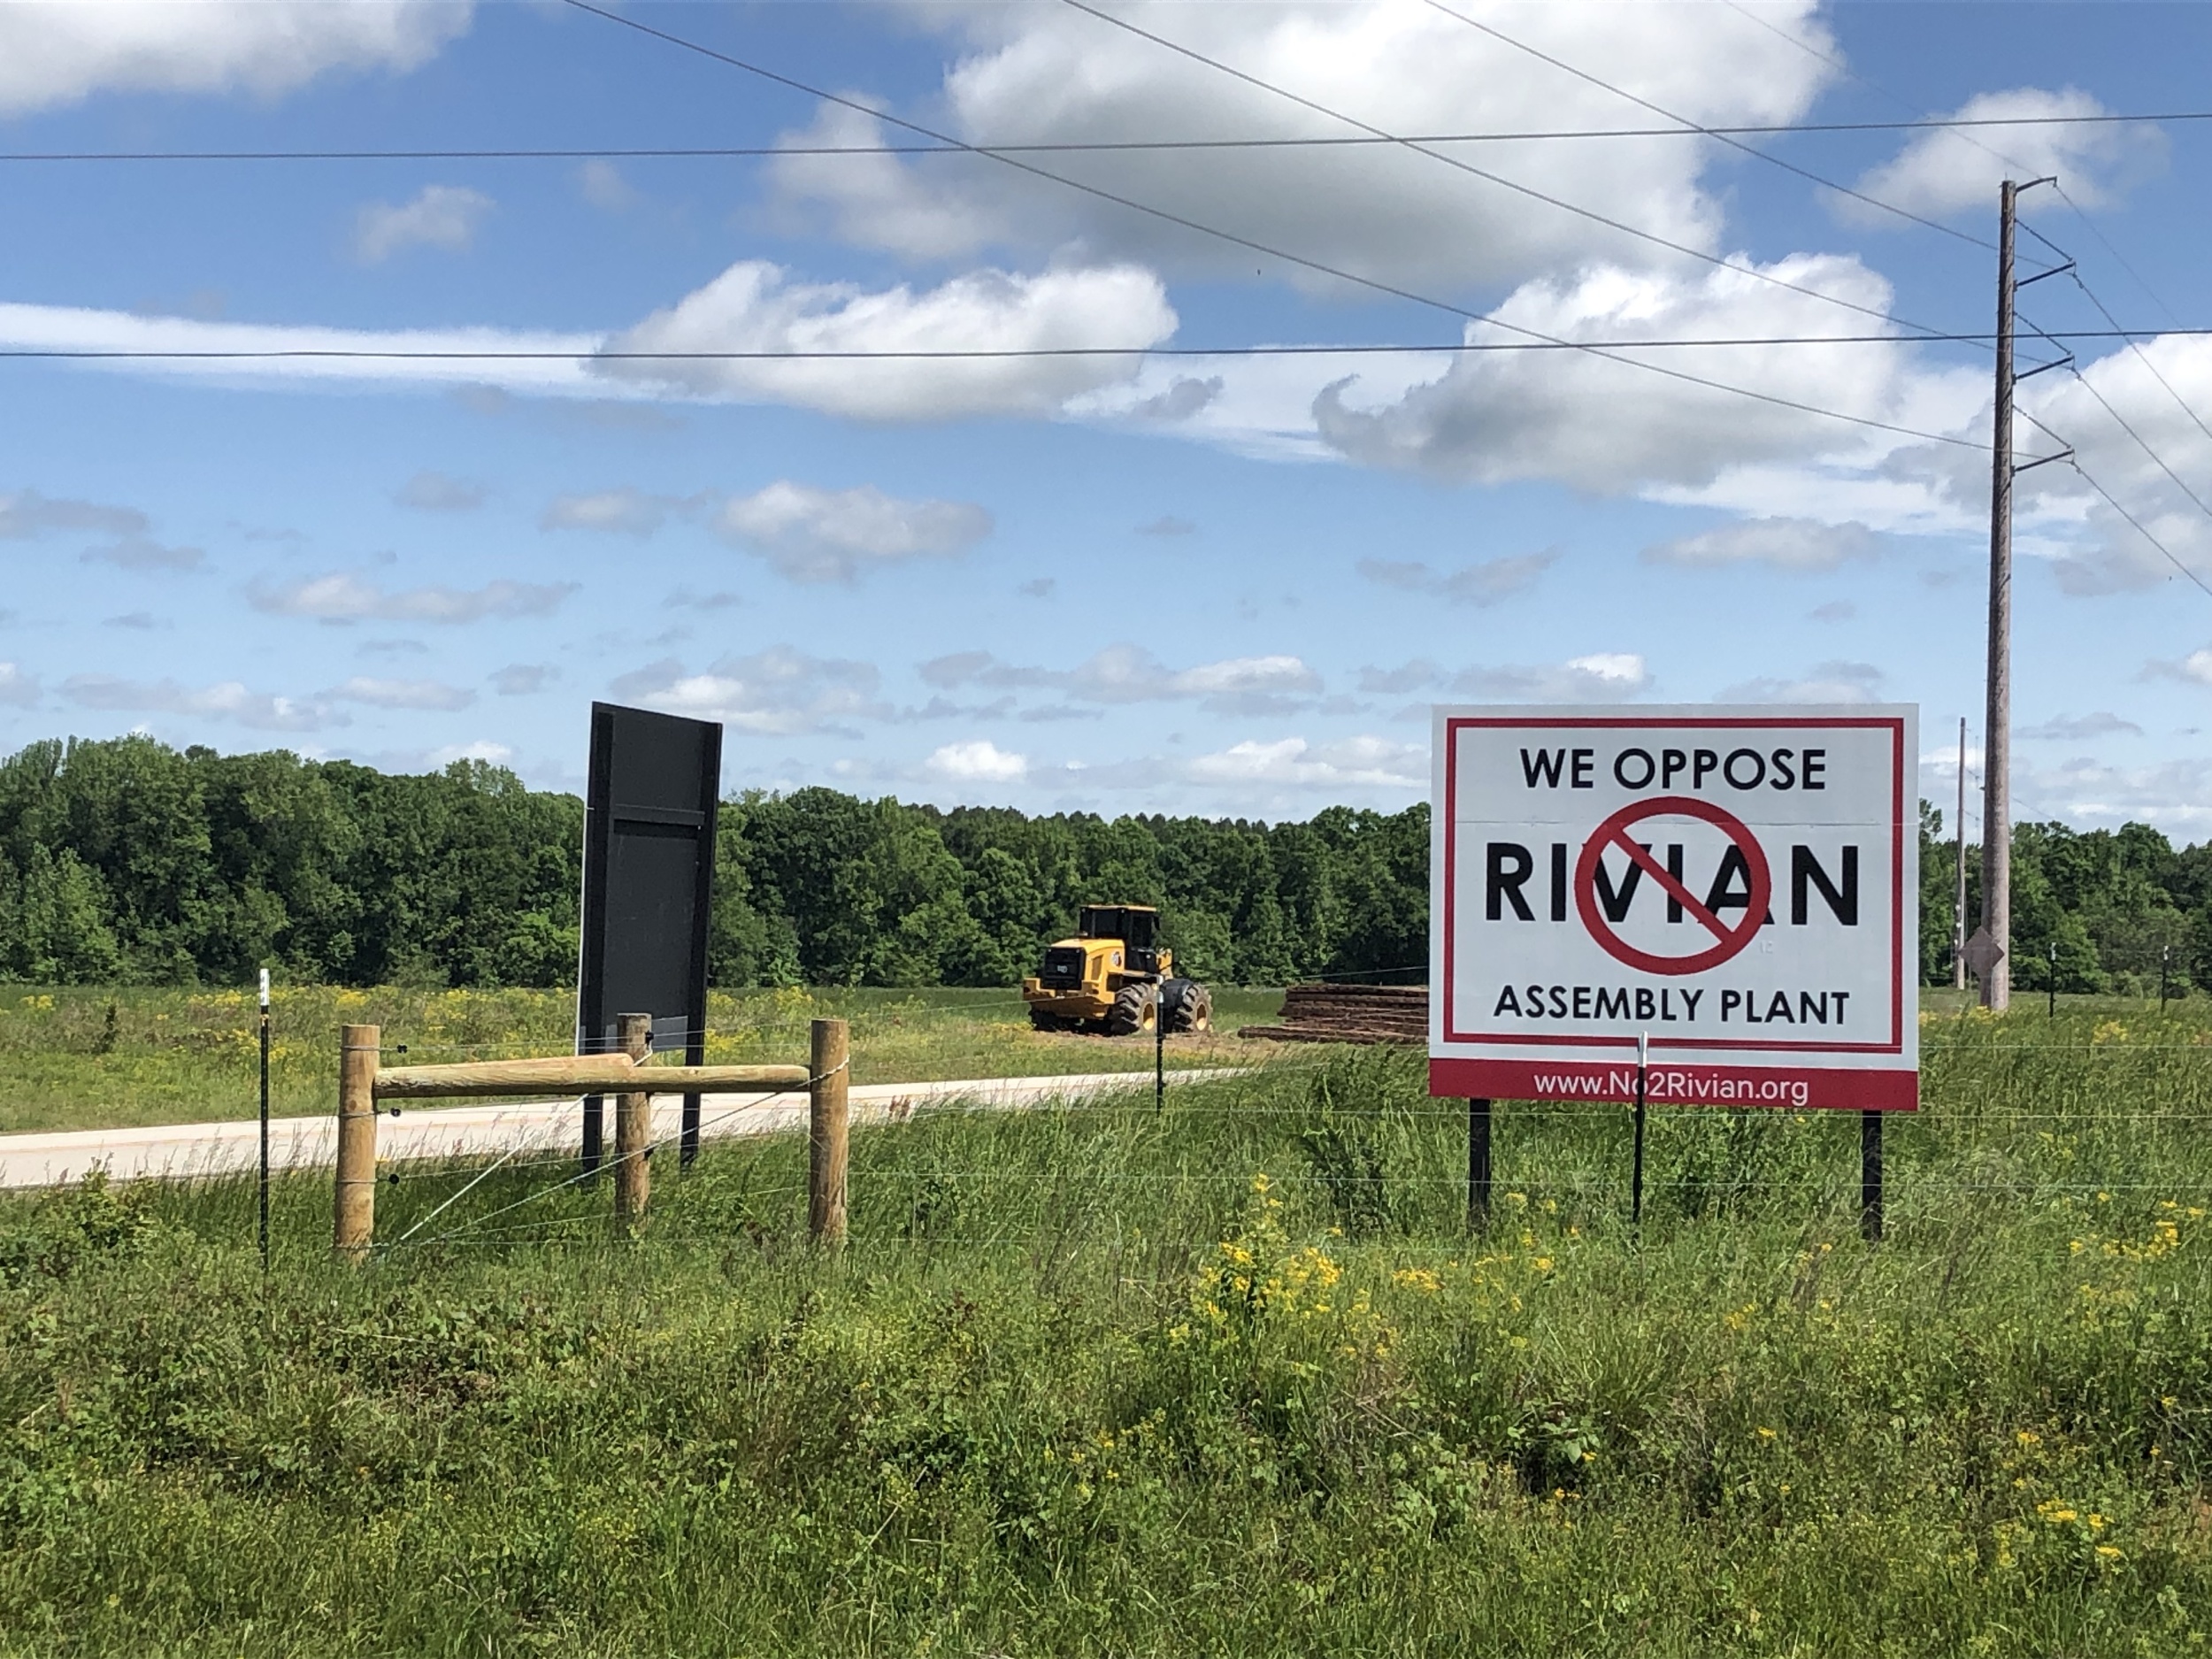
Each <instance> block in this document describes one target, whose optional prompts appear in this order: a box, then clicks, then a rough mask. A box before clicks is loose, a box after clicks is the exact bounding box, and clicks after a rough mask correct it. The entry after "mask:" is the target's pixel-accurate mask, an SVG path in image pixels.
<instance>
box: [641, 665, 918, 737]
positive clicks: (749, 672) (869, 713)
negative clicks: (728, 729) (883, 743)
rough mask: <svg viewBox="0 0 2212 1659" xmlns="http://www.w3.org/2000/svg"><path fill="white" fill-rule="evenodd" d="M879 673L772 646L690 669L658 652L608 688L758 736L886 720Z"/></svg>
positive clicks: (836, 728)
mask: <svg viewBox="0 0 2212 1659" xmlns="http://www.w3.org/2000/svg"><path fill="white" fill-rule="evenodd" d="M878 680H879V675H878V674H877V672H876V671H875V669H874V667H873V666H872V665H871V664H867V663H856V662H840V661H836V660H834V659H831V658H825V657H809V656H808V655H807V654H806V653H805V652H803V651H801V650H798V649H795V648H794V647H792V646H788V645H773V646H771V647H769V648H768V649H766V650H764V651H760V652H757V653H755V654H754V655H752V656H749V657H734V656H733V657H723V658H722V659H721V660H720V661H718V662H716V663H713V664H709V666H708V667H707V669H706V671H705V672H703V673H696V674H694V673H688V672H686V671H685V669H684V666H683V664H681V663H680V662H679V661H677V660H676V659H675V658H673V657H668V658H664V660H662V661H660V662H657V663H651V664H647V665H646V666H645V667H643V668H641V669H638V670H636V671H635V672H632V673H627V674H625V675H623V676H621V677H620V678H619V679H618V680H616V681H615V682H614V684H613V685H612V686H611V687H610V689H611V690H612V692H613V693H614V695H616V696H618V697H621V698H624V699H626V700H628V699H635V700H637V701H639V702H641V703H644V704H645V705H646V706H647V707H648V708H654V709H659V710H664V711H665V712H667V713H670V714H682V715H688V716H690V717H691V718H694V719H700V720H720V721H722V722H723V723H724V724H725V725H728V726H735V727H737V729H738V730H740V731H741V732H749V733H755V734H757V735H761V736H789V735H794V734H796V733H811V732H849V731H850V730H851V726H850V722H852V721H854V720H857V719H880V718H885V717H886V716H887V714H888V713H889V712H890V710H888V709H887V708H886V706H885V705H884V704H883V703H881V702H880V701H879V700H878V698H877V697H876V695H875V692H876V686H877V683H878Z"/></svg>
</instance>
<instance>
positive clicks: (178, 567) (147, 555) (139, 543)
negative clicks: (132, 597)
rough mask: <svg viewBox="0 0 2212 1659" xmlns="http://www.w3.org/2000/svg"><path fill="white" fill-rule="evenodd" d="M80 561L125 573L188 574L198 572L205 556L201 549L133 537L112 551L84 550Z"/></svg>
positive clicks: (137, 536) (117, 544) (109, 548)
mask: <svg viewBox="0 0 2212 1659" xmlns="http://www.w3.org/2000/svg"><path fill="white" fill-rule="evenodd" d="M82 557H84V559H85V560H86V562H87V563H88V564H97V565H119V566H120V567H121V568H122V569H124V570H127V571H189V570H197V569H198V568H199V567H200V565H202V564H203V563H204V561H205V560H206V558H207V554H206V552H205V551H204V549H200V548H196V547H168V546H165V545H164V544H163V543H162V542H159V541H155V540H153V538H152V537H150V536H142V535H132V536H125V537H124V538H123V539H122V540H121V541H118V542H117V543H115V545H114V546H112V547H101V548H87V549H85V551H84V553H83V555H82Z"/></svg>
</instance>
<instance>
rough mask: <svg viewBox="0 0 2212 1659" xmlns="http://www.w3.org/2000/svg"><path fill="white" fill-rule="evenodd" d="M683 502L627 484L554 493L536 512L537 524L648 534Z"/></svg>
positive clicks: (660, 524) (617, 532)
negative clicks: (587, 491)
mask: <svg viewBox="0 0 2212 1659" xmlns="http://www.w3.org/2000/svg"><path fill="white" fill-rule="evenodd" d="M683 504H684V503H679V502H675V501H672V500H671V499H670V498H669V497H667V496H665V495H647V494H646V493H645V492H644V491H643V490H641V489H634V488H631V487H630V486H628V485H624V486H623V487H622V488H619V489H603V490H599V491H596V492H595V493H593V494H591V495H556V496H555V497H554V498H553V500H552V501H551V502H550V503H548V504H547V506H546V509H545V511H543V512H542V513H541V514H540V515H539V516H538V527H539V528H540V529H541V530H597V531H601V532H603V533H609V534H623V535H634V536H641V537H642V536H649V535H651V534H653V532H654V531H656V530H657V529H659V528H660V527H661V526H662V525H663V524H664V523H665V522H666V520H667V518H668V514H669V511H670V510H671V509H672V508H675V507H679V506H681V505H683Z"/></svg>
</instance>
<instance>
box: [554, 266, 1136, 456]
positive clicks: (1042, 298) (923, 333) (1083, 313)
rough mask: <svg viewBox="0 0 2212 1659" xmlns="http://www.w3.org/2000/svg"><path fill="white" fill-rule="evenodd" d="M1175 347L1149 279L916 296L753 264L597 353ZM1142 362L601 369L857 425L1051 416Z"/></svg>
mask: <svg viewBox="0 0 2212 1659" xmlns="http://www.w3.org/2000/svg"><path fill="white" fill-rule="evenodd" d="M1174 332H1175V313H1174V311H1172V310H1171V308H1170V307H1169V305H1168V303H1167V296H1166V293H1165V291H1164V289H1163V288H1161V286H1160V281H1159V279H1158V278H1157V277H1156V276H1154V275H1153V274H1152V273H1150V272H1149V271H1146V270H1141V269H1140V268H1138V267H1137V266H1134V265H1110V266H1103V267H1099V268H1095V269H1071V270H1050V271H1047V272H1044V273H1041V274H1039V275H1036V276H1017V275H1011V274H1009V273H1005V272H1002V271H973V272H970V273H966V274H965V275H963V276H958V277H955V278H953V279H952V280H950V281H948V282H946V283H945V284H944V285H943V286H941V287H940V288H933V289H930V290H929V291H927V292H926V293H921V294H917V293H915V292H914V291H913V290H912V289H910V288H907V287H905V286H904V285H903V284H902V285H901V286H900V287H897V288H890V289H887V290H882V291H879V292H874V293H871V292H869V291H867V290H865V289H863V288H858V287H856V286H854V285H852V284H849V283H834V284H829V283H798V282H792V281H790V280H788V279H787V273H785V272H784V271H783V270H781V269H780V267H778V266H776V265H769V264H766V263H764V262H763V261H759V260H746V261H743V262H741V263H740V264H737V265H732V266H731V267H730V268H729V269H728V270H727V271H725V272H724V273H722V274H721V275H720V276H718V277H717V278H716V279H715V280H713V281H711V282H710V283H709V284H707V286H706V287H704V288H701V289H699V290H698V291H697V292H696V293H694V294H691V295H689V296H687V297H686V298H684V299H683V300H681V301H680V302H679V303H677V304H675V305H673V306H671V307H670V308H668V309H667V310H665V311H656V312H655V313H654V314H653V315H652V316H650V317H649V318H647V319H645V320H644V321H643V322H641V323H640V324H638V325H637V326H635V327H634V328H631V329H628V330H626V332H624V333H622V334H618V335H616V336H615V337H614V338H613V339H611V340H610V341H609V342H607V345H606V349H607V351H608V352H609V353H611V354H613V353H653V352H670V353H690V352H704V353H710V354H711V353H716V352H730V353H752V352H767V353H775V352H832V353H834V352H855V351H858V352H881V351H896V350H912V351H919V352H933V351H1022V350H1032V349H1039V348H1045V347H1065V346H1108V347H1118V346H1132V347H1136V348H1139V349H1142V348H1144V347H1148V346H1151V345H1153V344H1156V342H1160V341H1162V340H1164V339H1166V338H1167V337H1168V336H1169V335H1170V334H1173V333H1174ZM1140 364H1141V357H1139V356H1137V355H1135V354H1132V355H1131V356H1129V357H964V358H957V359H945V358H936V359H931V358H928V357H915V358H908V359H902V360H893V361H877V362H852V361H842V362H841V361H838V360H835V359H834V358H822V357H812V358H806V359H791V360H785V361H780V362H779V361H764V360H762V359H760V358H757V357H755V358H750V359H747V358H742V357H739V358H722V359H719V360H717V359H715V358H713V357H706V358H693V359H690V360H684V359H682V358H680V357H669V358H666V359H662V360H654V359H653V358H651V357H645V358H642V359H638V358H634V357H633V358H624V357H618V356H612V355H610V356H605V357H601V358H600V359H599V360H598V362H597V364H596V365H595V366H596V367H597V368H598V370H599V372H600V373H602V374H603V375H605V376H607V377H608V378H610V379H613V380H620V381H623V382H625V383H626V384H630V385H636V386H645V387H651V388H659V389H661V390H664V391H668V392H673V393H677V394H680V395H687V396H696V397H713V398H734V399H739V400H741V401H746V402H754V403H792V404H796V405H798V406H800V407H802V408H809V409H818V410H823V411H826V412H828V413H831V414H837V415H847V416H850V417H853V418H854V419H861V420H951V419H961V418H963V417H972V416H977V415H1012V414H1048V413H1050V412H1052V411H1055V410H1056V409H1057V408H1058V407H1059V406H1060V405H1061V404H1062V403H1065V402H1066V401H1067V400H1068V399H1069V398H1071V397H1072V396H1076V395H1077V394H1078V393H1082V392H1089V391H1094V390H1095V389H1097V388H1100V387H1102V386H1108V385H1111V384H1114V383H1116V382H1118V381H1123V380H1128V379H1129V378H1130V377H1131V376H1132V375H1133V374H1134V373H1136V371H1137V369H1138V367H1139V365H1140Z"/></svg>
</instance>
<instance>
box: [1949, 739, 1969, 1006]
mask: <svg viewBox="0 0 2212 1659" xmlns="http://www.w3.org/2000/svg"><path fill="white" fill-rule="evenodd" d="M1951 836H1952V839H1953V840H1954V841H1956V842H1957V843H1958V851H1959V856H1958V866H1959V868H1958V886H1957V888H1956V890H1955V893H1954V895H1953V896H1952V900H1951V988H1952V989H1953V990H1955V991H1963V990H1964V989H1965V988H1966V717H1965V716H1964V715H1961V716H1959V815H1958V819H1957V821H1956V822H1955V823H1954V824H1953V825H1952V826H1951Z"/></svg>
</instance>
